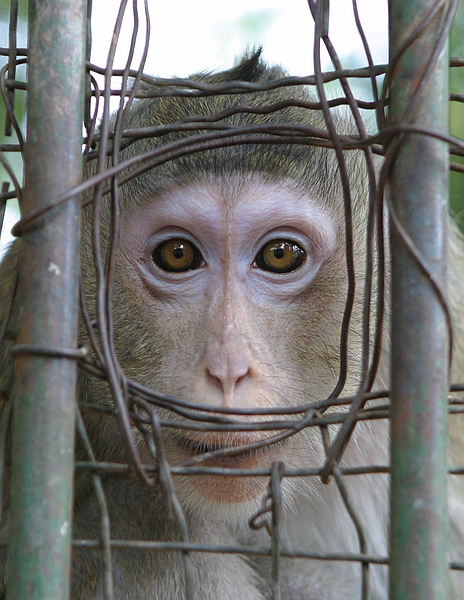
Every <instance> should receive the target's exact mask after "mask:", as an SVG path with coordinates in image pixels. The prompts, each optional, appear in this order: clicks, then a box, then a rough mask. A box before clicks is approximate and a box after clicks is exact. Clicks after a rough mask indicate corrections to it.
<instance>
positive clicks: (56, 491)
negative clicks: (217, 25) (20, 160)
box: [7, 0, 86, 600]
mask: <svg viewBox="0 0 464 600" xmlns="http://www.w3.org/2000/svg"><path fill="white" fill-rule="evenodd" d="M85 16H86V1H85V0H48V1H47V2H41V1H40V0H30V2H29V54H28V56H29V61H28V99H27V110H28V139H27V147H26V153H25V180H26V185H25V190H24V197H23V201H22V205H21V213H22V216H23V218H24V217H27V216H28V215H31V214H32V213H34V212H36V211H37V210H40V209H43V208H45V207H47V206H50V205H51V204H52V203H53V199H54V198H56V197H58V196H59V195H60V194H62V193H63V192H65V191H67V190H69V189H70V188H72V187H73V186H74V185H77V184H78V183H79V182H80V181H81V178H82V152H81V144H82V122H83V111H84V93H83V89H84V73H85ZM79 236H80V201H79V198H72V199H71V200H70V201H68V202H66V203H64V204H61V205H59V206H58V207H55V208H52V209H51V210H48V211H47V212H46V213H45V214H44V216H43V217H41V218H40V219H36V220H34V221H33V222H32V224H29V225H28V226H27V227H26V228H25V230H24V231H23V235H22V239H21V247H20V256H19V268H20V280H19V295H20V303H21V309H20V318H19V328H18V338H17V345H16V346H15V347H14V348H13V353H14V354H15V355H16V380H15V388H14V397H13V407H14V408H13V410H14V416H13V440H12V473H13V475H12V492H11V525H10V531H9V540H10V541H9V565H10V566H9V569H10V572H9V578H8V585H7V597H8V598H9V599H10V600H12V599H19V598H22V599H24V598H28V599H30V600H33V599H37V600H38V599H39V598H40V599H41V600H43V599H44V598H50V599H51V598H53V600H61V599H63V600H64V599H66V598H68V597H69V570H70V538H71V510H72V484H73V446H74V421H75V387H76V373H77V360H76V359H77V358H78V356H79V352H78V351H77V323H78V275H79V270H78V268H79V267H78V265H79Z"/></svg>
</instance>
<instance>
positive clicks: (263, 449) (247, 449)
mask: <svg viewBox="0 0 464 600" xmlns="http://www.w3.org/2000/svg"><path fill="white" fill-rule="evenodd" d="M174 438H175V440H176V442H177V444H178V446H180V447H181V448H182V449H183V450H184V451H186V452H187V453H188V454H189V456H190V457H200V456H202V455H204V458H205V464H206V465H208V466H222V467H226V466H230V467H240V466H244V467H245V466H252V464H253V463H256V462H257V461H258V460H259V458H260V457H262V456H263V454H267V453H268V452H269V450H275V448H276V446H277V445H278V443H275V442H274V443H272V442H267V443H266V441H267V440H268V438H269V435H267V436H259V437H257V436H253V437H249V436H246V437H245V436H239V437H236V438H231V437H230V436H229V437H228V438H227V439H224V438H223V439H219V438H216V439H211V440H196V439H192V438H191V437H187V436H182V435H175V436H174ZM279 445H280V443H279ZM209 454H211V457H209V456H208V455H209ZM250 463H251V464H250Z"/></svg>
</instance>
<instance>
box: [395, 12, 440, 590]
mask: <svg viewBox="0 0 464 600" xmlns="http://www.w3.org/2000/svg"><path fill="white" fill-rule="evenodd" d="M438 5H441V10H438V15H435V17H434V18H432V19H431V21H430V22H429V23H428V25H426V27H425V28H424V29H423V30H422V31H421V32H420V31H419V28H420V26H421V23H423V22H424V21H423V20H424V18H425V17H426V15H427V14H428V13H430V11H432V10H433V9H436V8H440V7H439V6H438ZM447 8H449V3H448V2H446V1H444V2H439V3H437V1H436V0H408V1H407V2H406V1H405V0H391V2H390V39H391V42H390V49H391V60H392V64H393V61H394V58H395V57H396V56H397V54H398V52H399V50H400V49H402V53H401V56H400V58H399V61H398V62H397V63H396V66H395V68H394V74H393V79H392V86H391V96H390V105H389V124H390V125H393V124H401V123H413V124H415V125H420V126H422V127H425V128H429V129H431V130H432V131H437V132H447V128H448V61H447V51H446V44H445V49H443V50H442V51H441V53H440V56H439V57H438V61H437V62H436V63H435V66H434V67H433V69H432V70H431V72H430V73H429V74H428V75H427V76H426V77H425V79H424V80H422V75H423V74H424V73H425V69H426V66H427V61H428V59H429V57H430V56H431V55H432V52H433V51H434V49H435V47H436V44H437V40H438V38H439V35H440V31H441V24H442V20H441V19H442V18H443V15H444V11H446V9H447ZM411 36H412V37H411ZM407 39H414V41H413V42H412V43H411V44H410V45H407V44H405V43H404V42H405V40H407ZM406 46H407V47H406ZM417 93H418V94H419V96H418V97H417V100H414V106H411V105H410V103H411V100H412V99H413V97H414V95H415V94H417ZM408 107H409V108H408ZM394 143H395V140H393V144H394ZM390 183H391V185H390V197H391V202H392V205H393V210H394V212H395V213H396V215H397V216H398V219H399V221H400V222H401V224H402V225H403V227H404V229H405V230H406V232H407V233H408V234H409V236H410V238H411V239H412V241H413V244H414V245H415V247H416V248H417V249H418V251H419V253H420V254H421V255H422V256H423V257H424V259H425V261H426V263H427V264H428V265H429V268H430V271H431V273H432V275H433V278H434V279H435V281H436V282H438V284H439V286H440V288H441V289H442V290H446V267H445V265H446V241H447V233H446V230H447V213H448V208H447V200H448V148H447V145H446V144H445V143H443V142H440V141H437V140H436V139H433V138H431V137H428V136H425V135H417V134H405V135H404V137H403V138H402V140H401V143H400V145H399V148H398V151H397V154H396V157H395V161H394V165H393V170H392V174H391V181H390ZM393 221H394V219H392V221H391V222H392V225H391V229H392V233H391V244H392V280H391V292H392V383H391V390H392V398H391V400H392V439H391V455H392V497H391V568H390V594H391V595H390V598H391V600H445V599H446V598H447V597H448V591H447V590H448V568H447V544H448V520H447V507H446V503H447V500H446V478H447V392H448V362H449V354H448V344H449V340H448V334H447V327H446V320H445V314H444V311H443V307H442V306H441V304H440V301H439V299H438V297H437V294H436V292H435V290H434V287H433V285H432V284H431V281H430V279H429V278H428V277H427V275H426V274H424V272H423V270H421V268H420V267H419V265H418V262H417V261H416V260H415V259H414V258H413V257H412V255H411V252H410V251H409V250H408V249H407V244H406V243H405V242H404V236H402V235H401V233H400V232H399V230H398V228H397V227H396V226H395V223H394V222H393Z"/></svg>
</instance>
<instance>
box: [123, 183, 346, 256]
mask: <svg viewBox="0 0 464 600" xmlns="http://www.w3.org/2000/svg"><path fill="white" fill-rule="evenodd" d="M124 221H125V224H124V228H123V231H122V235H123V237H126V235H127V236H129V237H130V239H131V244H134V243H135V244H136V245H137V241H139V242H140V243H141V244H143V243H144V241H145V240H146V239H147V237H149V236H150V235H152V234H153V233H155V232H156V231H159V230H161V229H164V228H167V227H179V228H186V229H187V230H188V231H189V232H191V233H192V234H193V235H195V236H197V237H198V238H200V239H201V238H202V235H203V234H207V235H208V236H209V237H211V236H213V237H216V238H217V239H218V241H219V240H224V239H226V238H225V236H226V237H227V239H229V240H230V239H234V240H237V242H238V243H240V244H242V243H243V242H245V243H246V241H247V240H248V239H250V238H252V239H258V238H259V237H260V236H262V235H265V234H266V233H268V232H270V231H272V230H273V229H277V228H290V229H294V230H296V231H302V232H303V233H304V234H305V235H308V236H309V237H310V238H311V242H312V244H313V247H314V248H315V249H316V250H318V249H319V250H322V251H324V252H327V251H331V250H333V249H334V248H335V245H336V241H337V238H338V234H339V232H338V228H339V227H338V224H337V220H336V219H335V216H334V214H333V213H332V211H331V210H330V208H329V206H328V205H327V204H326V203H324V202H323V201H322V200H321V199H320V198H318V197H317V196H316V195H315V194H312V193H310V192H309V191H308V190H306V189H304V188H302V186H299V185H298V184H297V183H293V182H292V181H285V180H281V181H279V182H274V181H266V180H263V179H262V178H260V177H256V176H254V177H253V176H250V177H248V178H246V179H245V178H243V177H241V178H231V177H227V178H223V179H222V180H219V179H217V180H210V181H203V182H196V183H191V184H190V185H188V184H182V185H178V184H174V185H172V186H171V187H169V188H166V189H164V190H163V191H161V192H160V193H159V194H154V195H149V196H147V197H146V198H144V199H143V200H142V201H141V202H139V203H137V205H135V206H134V207H133V209H132V210H131V211H130V214H127V213H126V214H125V217H124Z"/></svg>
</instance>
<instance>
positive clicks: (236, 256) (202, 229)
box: [115, 176, 343, 502]
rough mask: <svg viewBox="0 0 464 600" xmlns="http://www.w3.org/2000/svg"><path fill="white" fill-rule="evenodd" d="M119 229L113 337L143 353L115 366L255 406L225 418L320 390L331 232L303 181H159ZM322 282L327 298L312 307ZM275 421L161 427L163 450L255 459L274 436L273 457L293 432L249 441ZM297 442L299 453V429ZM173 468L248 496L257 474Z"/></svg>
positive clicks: (239, 464)
mask: <svg viewBox="0 0 464 600" xmlns="http://www.w3.org/2000/svg"><path fill="white" fill-rule="evenodd" d="M120 231H121V233H120V250H119V254H118V259H117V264H118V270H117V274H116V280H115V294H116V299H117V302H118V305H119V310H118V314H120V315H122V317H121V319H120V321H119V322H117V323H115V335H116V340H115V341H116V348H118V339H120V340H121V347H122V344H123V340H127V339H128V337H129V339H131V336H132V341H133V351H134V355H135V356H138V357H143V358H142V359H141V360H140V358H139V360H138V361H134V360H133V359H132V357H131V356H130V354H129V355H124V354H123V355H122V356H121V357H120V358H121V362H122V365H123V367H125V368H126V373H127V375H128V376H129V377H134V378H136V379H137V380H138V381H141V382H142V383H144V384H145V385H147V386H149V387H152V388H154V389H157V390H160V391H162V392H165V393H169V394H175V395H177V396H179V397H181V398H183V399H185V400H190V401H191V402H192V403H195V404H202V405H206V406H208V407H216V408H218V409H219V410H221V409H228V410H230V411H234V410H237V409H238V410H239V411H240V410H243V409H245V411H248V412H252V411H253V410H258V411H259V412H260V413H261V414H259V415H256V416H247V415H245V414H239V415H237V416H236V417H235V422H236V423H238V426H237V429H240V424H243V425H245V426H246V425H247V424H248V423H250V422H251V421H253V422H255V423H256V421H258V422H263V423H264V422H269V421H270V420H271V419H272V418H275V417H272V416H270V415H269V414H268V415H266V414H263V413H265V412H266V410H267V411H272V409H274V408H275V407H277V406H281V407H282V406H283V407H285V406H295V405H303V404H306V403H308V402H309V401H311V400H314V399H316V398H317V399H319V398H321V396H323V395H328V394H329V393H330V391H331V389H332V388H333V385H334V381H335V378H336V375H337V373H336V368H334V367H333V365H331V364H330V363H331V360H332V359H331V353H330V351H328V345H327V343H326V336H325V335H323V334H322V332H323V331H324V328H326V329H325V330H327V320H328V319H329V320H330V319H332V318H333V317H332V315H333V314H334V313H335V311H331V310H330V303H333V302H334V301H336V296H335V300H334V294H333V286H334V285H335V281H336V277H333V276H330V275H329V273H330V265H331V262H333V258H334V256H335V254H336V252H337V248H338V245H339V243H340V236H339V233H338V229H337V224H336V220H335V218H334V215H333V214H332V213H331V212H330V210H329V209H328V208H323V206H322V204H321V202H320V201H318V200H317V199H316V198H313V197H311V194H309V193H308V192H307V191H303V190H302V189H301V188H299V187H298V186H297V185H295V184H293V183H292V182H291V181H287V182H286V183H284V184H282V182H280V183H279V184H275V183H272V182H269V181H267V182H265V181H263V180H261V179H260V178H259V177H258V176H250V177H247V178H244V177H241V178H239V177H238V176H237V177H233V176H230V177H228V178H227V179H223V180H220V179H217V180H216V181H214V180H209V181H204V182H200V183H192V185H183V186H173V187H171V188H168V189H167V190H166V191H164V192H163V193H161V194H159V196H157V197H147V198H145V199H144V201H143V202H140V203H139V204H138V205H137V206H135V207H133V209H132V210H131V212H130V213H129V214H125V216H124V217H123V221H122V224H121V230H120ZM322 273H325V276H321V274H322ZM337 276H338V275H337ZM327 286H329V287H330V294H329V293H327V294H326V297H327V298H330V299H331V300H330V301H328V302H327V303H326V306H325V309H326V310H325V311H322V310H321V308H320V307H321V302H320V297H321V295H322V296H324V294H325V291H326V292H328V291H329V290H328V289H327ZM311 298H313V299H314V303H312V302H311ZM341 301H343V300H341ZM313 306H314V307H316V306H317V307H318V308H317V309H316V308H313ZM121 308H123V310H121ZM338 312H339V311H336V314H338ZM124 315H130V319H129V318H128V319H125V318H124ZM134 321H135V322H137V323H139V324H140V325H141V327H139V328H138V331H139V332H140V335H139V337H138V339H133V335H132V333H131V331H130V329H131V323H132V322H134ZM303 324H304V330H305V332H306V333H304V334H302V329H303V327H302V325H303ZM334 326H335V324H332V327H334ZM337 326H338V327H339V325H338V324H337ZM308 332H309V334H308ZM125 348H126V349H127V344H125ZM129 348H130V346H129ZM126 353H127V350H126ZM124 363H126V364H124ZM295 382H297V383H295ZM303 382H304V383H303ZM170 418H171V419H172V418H173V417H172V415H171V417H170ZM174 418H177V419H178V418H179V417H174ZM275 433H276V431H275V430H272V429H264V430H262V431H246V427H245V430H242V431H237V430H236V431H214V430H211V431H198V430H196V431H189V430H188V429H179V430H178V431H176V430H175V429H170V430H168V431H167V433H166V452H167V455H168V459H169V461H170V462H171V463H174V464H179V463H181V462H183V461H186V460H188V459H190V458H192V457H195V456H198V455H201V454H205V453H209V452H211V451H214V450H215V449H224V448H226V449H228V450H230V449H232V452H231V453H230V455H227V456H221V457H216V458H211V459H209V460H207V461H205V463H204V464H206V465H208V466H222V467H230V468H259V467H267V468H268V467H269V466H270V465H271V463H272V462H274V461H276V460H279V459H281V458H282V456H283V451H282V447H283V446H284V445H285V453H286V454H285V455H286V461H287V463H288V462H289V461H288V455H287V452H288V446H294V447H295V448H296V447H297V446H299V442H298V440H297V438H298V436H297V437H296V438H295V439H293V440H287V442H282V443H278V444H272V445H269V446H264V447H258V448H255V446H256V445H258V446H259V444H260V443H261V445H262V442H263V441H265V440H267V439H271V437H272V436H273V435H274V434H275ZM305 435H306V434H305ZM243 445H245V449H244V450H243V451H238V452H237V451H235V452H234V449H237V448H238V447H239V446H240V447H241V446H243ZM304 446H305V448H306V451H305V452H304V453H303V457H304V458H305V457H306V456H307V448H308V440H305V443H304ZM310 446H311V444H310ZM312 447H313V448H314V450H315V452H316V449H318V448H319V441H316V440H314V441H313V443H312ZM317 451H318V450H317ZM297 455H298V452H297V451H296V450H295V461H296V460H297V459H296V456H297ZM290 462H292V461H290ZM300 462H301V460H300ZM186 479H188V481H189V482H190V484H191V485H192V486H193V487H194V488H195V489H196V491H197V492H198V493H199V494H200V495H202V496H206V497H208V498H209V499H212V500H215V501H225V502H243V501H246V500H250V499H251V498H255V497H256V496H258V495H260V494H261V493H262V491H263V487H264V485H265V479H264V478H254V479H251V478H243V477H241V478H225V477H224V478H221V479H218V478H217V477H216V478H213V477H211V478H210V479H212V480H213V481H212V482H208V484H207V485H205V476H202V477H201V476H198V477H189V478H186ZM185 485H186V486H187V487H188V485H187V484H185Z"/></svg>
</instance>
